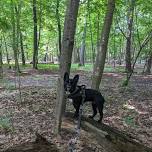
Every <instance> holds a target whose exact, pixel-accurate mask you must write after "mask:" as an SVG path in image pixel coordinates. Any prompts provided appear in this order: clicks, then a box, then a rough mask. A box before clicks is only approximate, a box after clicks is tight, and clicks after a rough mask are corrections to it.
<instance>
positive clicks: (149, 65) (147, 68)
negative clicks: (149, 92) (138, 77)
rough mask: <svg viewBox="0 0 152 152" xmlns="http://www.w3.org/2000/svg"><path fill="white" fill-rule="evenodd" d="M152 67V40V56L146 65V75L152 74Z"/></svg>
mask: <svg viewBox="0 0 152 152" xmlns="http://www.w3.org/2000/svg"><path fill="white" fill-rule="evenodd" d="M151 67H152V40H151V41H150V54H149V57H148V60H147V65H146V71H145V73H146V74H151Z"/></svg>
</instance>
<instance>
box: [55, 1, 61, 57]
mask: <svg viewBox="0 0 152 152" xmlns="http://www.w3.org/2000/svg"><path fill="white" fill-rule="evenodd" d="M59 6H60V1H59V0H57V1H56V20H57V25H58V49H59V58H60V55H61V23H60V14H59Z"/></svg>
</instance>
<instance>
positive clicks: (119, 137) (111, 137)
mask: <svg viewBox="0 0 152 152" xmlns="http://www.w3.org/2000/svg"><path fill="white" fill-rule="evenodd" d="M72 117H73V113H71V112H66V114H65V118H66V119H69V120H70V121H73V118H72ZM81 127H82V128H83V129H84V130H86V131H88V132H89V131H90V132H92V133H94V134H95V135H96V137H97V138H98V139H99V140H100V141H101V142H102V141H104V142H103V144H106V145H110V147H109V148H110V149H111V148H112V149H113V151H118V152H152V149H151V148H149V147H146V146H144V145H143V144H141V143H139V142H137V141H136V139H134V138H133V137H132V136H130V135H128V134H126V133H125V132H122V131H119V130H116V129H115V128H112V127H110V126H108V125H105V124H100V123H98V122H96V121H95V120H92V119H89V118H86V117H83V116H82V121H81ZM108 151H109V150H108Z"/></svg>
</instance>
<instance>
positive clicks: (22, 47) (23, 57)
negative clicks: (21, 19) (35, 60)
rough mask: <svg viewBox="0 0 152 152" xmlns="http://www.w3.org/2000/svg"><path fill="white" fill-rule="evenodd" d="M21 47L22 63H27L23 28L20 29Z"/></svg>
mask: <svg viewBox="0 0 152 152" xmlns="http://www.w3.org/2000/svg"><path fill="white" fill-rule="evenodd" d="M20 47H21V55H22V65H25V53H24V46H23V36H22V32H21V30H20Z"/></svg>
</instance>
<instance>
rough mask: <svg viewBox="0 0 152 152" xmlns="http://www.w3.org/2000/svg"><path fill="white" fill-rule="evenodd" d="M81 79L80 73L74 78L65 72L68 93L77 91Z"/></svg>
mask: <svg viewBox="0 0 152 152" xmlns="http://www.w3.org/2000/svg"><path fill="white" fill-rule="evenodd" d="M78 80H79V75H75V76H74V78H73V79H70V78H69V74H68V73H67V72H65V74H64V90H65V92H66V94H70V93H72V92H73V91H75V89H76V87H77V83H78Z"/></svg>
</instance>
